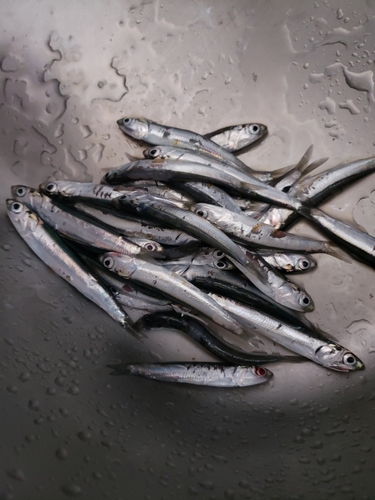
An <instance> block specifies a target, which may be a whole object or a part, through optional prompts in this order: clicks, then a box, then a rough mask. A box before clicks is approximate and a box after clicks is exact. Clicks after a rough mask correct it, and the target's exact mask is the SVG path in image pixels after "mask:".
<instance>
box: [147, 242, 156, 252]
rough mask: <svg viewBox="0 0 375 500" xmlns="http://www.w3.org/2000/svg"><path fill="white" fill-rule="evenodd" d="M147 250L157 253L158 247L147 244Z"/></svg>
mask: <svg viewBox="0 0 375 500" xmlns="http://www.w3.org/2000/svg"><path fill="white" fill-rule="evenodd" d="M145 249H146V250H149V251H150V252H155V251H156V250H157V247H156V245H153V244H152V243H147V244H146V245H145Z"/></svg>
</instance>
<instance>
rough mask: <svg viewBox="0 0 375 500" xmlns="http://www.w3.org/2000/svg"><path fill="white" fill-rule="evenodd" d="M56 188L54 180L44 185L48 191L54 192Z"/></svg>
mask: <svg viewBox="0 0 375 500" xmlns="http://www.w3.org/2000/svg"><path fill="white" fill-rule="evenodd" d="M56 189H57V186H56V184H55V183H54V182H49V183H48V184H47V185H46V191H48V192H49V193H54V192H55V191H56Z"/></svg>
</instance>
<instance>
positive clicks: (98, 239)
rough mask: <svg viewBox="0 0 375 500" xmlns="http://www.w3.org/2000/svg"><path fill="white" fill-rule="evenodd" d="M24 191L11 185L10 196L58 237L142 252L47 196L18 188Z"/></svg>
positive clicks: (130, 251) (135, 246)
mask: <svg viewBox="0 0 375 500" xmlns="http://www.w3.org/2000/svg"><path fill="white" fill-rule="evenodd" d="M22 187H23V188H25V190H24V194H23V196H21V195H20V194H19V193H20V189H19V186H13V188H12V193H13V194H15V198H16V199H17V200H21V201H22V202H23V203H25V204H26V205H27V206H28V207H29V208H30V209H31V210H33V211H35V212H36V213H37V214H38V216H39V217H40V218H41V219H42V220H43V221H44V222H46V223H47V224H48V225H49V226H51V227H52V228H53V229H54V230H55V231H57V232H58V233H59V234H61V235H63V236H65V237H66V238H69V239H71V240H73V241H75V242H77V243H81V244H84V245H90V246H95V247H97V248H100V249H102V250H112V251H117V252H123V253H128V254H132V255H138V254H140V253H145V252H146V251H145V250H144V249H143V248H141V247H140V246H138V245H136V244H135V243H133V242H131V241H129V240H127V239H126V238H125V237H123V236H119V235H118V234H116V233H114V232H111V231H110V230H109V229H107V228H104V227H103V226H102V227H100V226H99V225H97V224H92V223H91V222H89V221H88V220H86V218H83V216H80V215H79V214H78V212H77V214H73V213H72V212H70V211H68V208H67V207H64V210H63V209H61V208H60V207H59V205H57V204H56V203H54V202H53V201H52V200H51V199H50V198H49V197H48V196H45V195H44V194H41V193H39V191H37V190H35V189H32V188H28V187H26V186H22Z"/></svg>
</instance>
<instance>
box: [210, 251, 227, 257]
mask: <svg viewBox="0 0 375 500" xmlns="http://www.w3.org/2000/svg"><path fill="white" fill-rule="evenodd" d="M224 255H225V254H224V252H222V251H221V250H215V251H214V253H213V256H214V257H216V258H217V259H221V258H223V257H224Z"/></svg>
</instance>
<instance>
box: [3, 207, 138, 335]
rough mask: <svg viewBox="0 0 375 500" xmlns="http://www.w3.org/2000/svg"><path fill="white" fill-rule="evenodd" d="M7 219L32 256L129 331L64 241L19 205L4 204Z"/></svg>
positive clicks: (123, 317) (110, 299) (123, 316)
mask: <svg viewBox="0 0 375 500" xmlns="http://www.w3.org/2000/svg"><path fill="white" fill-rule="evenodd" d="M7 209H8V215H9V218H10V220H11V222H12V224H13V225H14V227H15V228H16V230H17V231H18V233H19V234H20V236H21V237H22V238H23V240H24V241H25V242H26V243H27V244H28V245H29V247H30V248H31V249H32V250H33V251H34V253H35V254H36V255H37V256H38V257H39V258H40V259H41V260H42V261H43V262H44V263H45V264H46V265H47V266H49V267H50V268H51V269H52V270H53V271H54V272H55V273H56V274H58V275H59V276H61V277H62V278H64V279H65V280H66V281H67V282H68V283H70V284H71V285H72V286H74V288H76V289H77V290H78V291H79V292H81V293H82V294H83V295H84V296H85V297H87V298H88V299H90V300H91V301H92V302H94V303H95V304H96V305H98V306H99V307H101V308H102V309H103V310H104V311H105V312H106V313H107V314H109V315H110V316H111V318H113V319H114V320H115V321H116V322H117V323H119V324H120V325H121V326H122V327H126V328H130V324H129V322H128V319H127V317H126V314H125V312H124V311H123V310H122V309H121V307H120V306H119V305H118V304H117V302H116V301H115V299H114V298H113V296H112V295H111V294H110V292H109V291H108V290H107V289H106V288H105V287H104V286H103V285H102V284H100V283H99V281H98V280H97V278H96V277H95V276H94V275H93V274H92V273H91V272H90V271H89V269H88V268H87V266H86V265H85V264H84V262H82V261H81V260H80V259H79V257H78V256H77V255H76V254H75V253H74V252H73V251H72V250H71V248H70V247H68V246H67V245H66V244H65V243H64V241H63V240H62V239H61V238H60V237H59V236H58V235H57V234H56V233H55V232H54V231H53V230H52V229H50V228H49V226H48V225H47V224H45V223H44V222H43V221H42V219H40V218H39V217H38V216H37V215H36V214H35V213H34V212H32V211H31V210H29V209H28V208H27V207H26V205H24V204H23V203H21V202H19V201H15V200H7Z"/></svg>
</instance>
